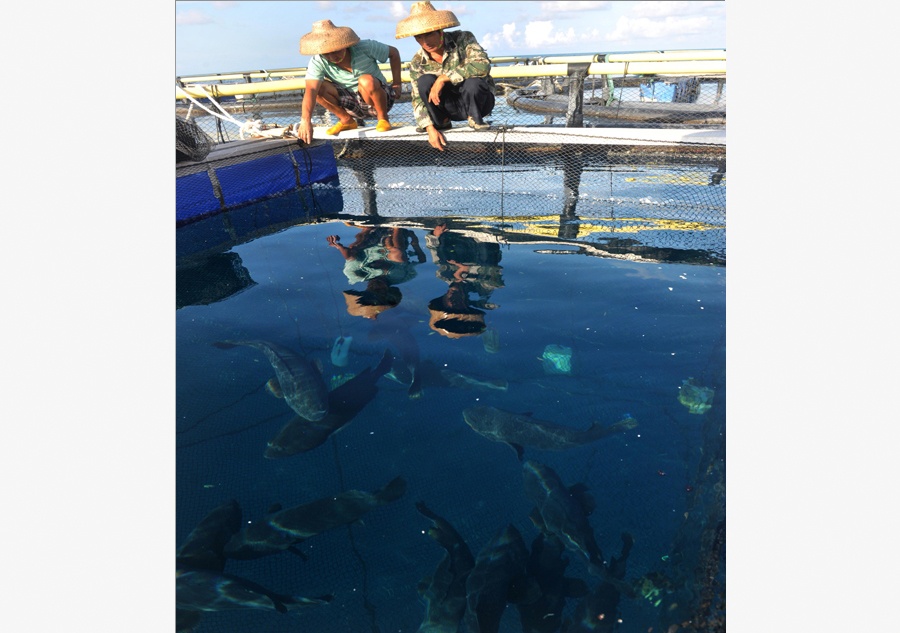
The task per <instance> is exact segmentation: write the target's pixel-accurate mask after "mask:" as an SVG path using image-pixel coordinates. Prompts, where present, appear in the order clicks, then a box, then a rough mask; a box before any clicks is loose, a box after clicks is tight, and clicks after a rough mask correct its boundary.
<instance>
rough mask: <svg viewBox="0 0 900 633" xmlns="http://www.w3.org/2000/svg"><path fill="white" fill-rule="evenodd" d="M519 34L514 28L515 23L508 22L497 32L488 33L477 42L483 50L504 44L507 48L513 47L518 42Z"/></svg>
mask: <svg viewBox="0 0 900 633" xmlns="http://www.w3.org/2000/svg"><path fill="white" fill-rule="evenodd" d="M520 35H521V33H519V31H517V30H516V23H515V22H510V23H509V24H504V25H503V30H502V31H500V32H499V33H488V34H486V35H484V36H483V37H482V38H481V39H480V40H478V42H479V43H480V44H481V46H482V48H484V49H485V50H490V49H492V48H497V47H498V46H502V45H504V44H505V45H506V46H507V47H508V48H510V49H513V48H515V47H516V45H517V44H518V41H519V39H520Z"/></svg>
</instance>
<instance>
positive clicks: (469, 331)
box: [428, 297, 487, 338]
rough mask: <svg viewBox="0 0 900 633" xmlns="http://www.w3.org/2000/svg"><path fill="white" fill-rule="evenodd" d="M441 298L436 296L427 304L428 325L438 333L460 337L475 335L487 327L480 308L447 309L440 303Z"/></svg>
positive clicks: (449, 336)
mask: <svg viewBox="0 0 900 633" xmlns="http://www.w3.org/2000/svg"><path fill="white" fill-rule="evenodd" d="M442 299H443V297H438V298H437V299H433V300H432V301H431V302H430V303H429V304H428V312H429V313H431V319H429V321H428V325H429V327H431V329H432V330H434V331H435V332H437V333H438V334H442V335H444V336H446V337H448V338H462V337H464V336H477V335H478V334H481V333H482V332H484V330H485V329H486V328H487V326H486V325H485V324H484V314H485V313H484V312H482V311H481V310H479V309H477V308H465V309H462V310H454V309H448V308H447V307H445V306H444V305H442Z"/></svg>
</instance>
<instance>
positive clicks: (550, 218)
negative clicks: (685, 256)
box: [176, 64, 727, 262]
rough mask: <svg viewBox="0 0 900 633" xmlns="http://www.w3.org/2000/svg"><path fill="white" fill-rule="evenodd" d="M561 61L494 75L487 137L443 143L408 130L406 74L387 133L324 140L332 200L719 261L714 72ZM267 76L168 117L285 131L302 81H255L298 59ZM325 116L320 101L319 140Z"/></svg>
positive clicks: (225, 82)
mask: <svg viewBox="0 0 900 633" xmlns="http://www.w3.org/2000/svg"><path fill="white" fill-rule="evenodd" d="M571 66H572V64H570V65H569V73H568V74H562V75H555V76H553V75H548V76H544V77H526V78H514V77H513V78H500V79H497V78H495V82H496V104H495V107H494V109H493V112H492V113H491V114H490V115H489V116H487V117H486V121H488V122H490V123H491V129H490V130H489V136H486V135H483V136H482V137H481V138H487V140H485V141H482V142H464V141H465V140H466V136H465V135H466V134H467V133H470V132H472V130H469V129H468V127H467V125H466V123H465V122H455V123H454V124H453V125H454V127H453V129H451V130H449V131H448V132H447V133H446V135H447V139H448V143H449V144H448V148H447V149H446V151H444V152H439V151H437V150H435V149H434V148H432V147H430V146H429V145H428V143H427V135H426V134H424V133H418V132H416V130H415V119H414V117H413V111H412V105H411V101H410V96H409V89H410V86H409V84H408V83H404V84H403V88H402V90H403V96H402V97H401V98H400V99H399V100H398V101H397V102H395V104H394V106H393V107H392V109H391V110H390V112H389V117H390V120H391V123H392V125H393V126H394V130H393V131H392V132H391V135H390V137H389V138H388V137H385V138H378V137H377V133H375V132H374V129H373V127H374V124H375V121H374V120H369V121H366V122H365V125H366V126H367V127H368V128H369V132H368V133H366V134H364V135H361V136H363V137H362V138H355V137H354V138H343V137H344V136H346V134H347V133H345V134H343V135H341V137H336V138H334V139H333V140H330V138H329V140H330V143H331V145H332V148H333V150H334V153H335V157H336V158H337V164H338V171H339V183H337V184H332V185H330V186H332V187H333V186H338V187H339V188H340V190H341V192H342V205H341V208H340V209H337V210H333V211H335V212H337V213H344V214H348V215H364V216H371V217H398V218H411V217H430V216H434V215H441V216H453V215H458V216H460V217H472V216H479V217H483V218H495V219H496V220H495V223H496V225H497V226H503V227H505V228H506V229H507V230H512V231H522V232H523V233H528V234H531V235H539V236H544V237H547V238H557V239H565V240H573V239H574V240H576V241H578V242H579V243H582V244H584V245H586V246H592V245H594V246H596V245H601V244H602V245H606V246H610V247H611V249H609V250H611V251H617V250H621V249H624V252H625V255H627V254H628V252H629V250H631V251H633V250H634V249H642V248H645V247H649V248H651V249H654V248H663V249H678V250H679V251H694V250H697V251H703V252H704V253H712V256H713V257H714V259H716V260H717V261H722V262H724V256H725V249H724V229H725V197H726V196H725V191H726V169H725V164H726V162H725V146H724V143H722V142H721V140H719V142H715V138H718V139H722V138H723V135H722V131H723V130H724V128H725V102H726V96H727V90H726V81H725V76H724V74H711V75H693V76H665V75H650V76H646V75H630V74H626V75H625V76H610V75H586V74H583V73H582V74H578V73H574V72H572V70H571ZM532 72H535V71H534V70H532ZM270 75H271V74H267V75H266V76H265V77H264V78H263V79H262V80H257V81H255V82H254V81H253V77H252V73H245V74H244V75H233V76H223V77H224V78H223V79H221V80H220V83H219V84H206V85H204V86H203V92H204V93H205V94H208V95H209V96H208V98H202V97H192V98H189V99H177V100H176V116H177V117H178V118H179V120H183V121H190V122H192V123H194V124H196V126H197V127H199V128H200V129H202V130H203V131H204V132H205V133H206V134H207V135H208V136H209V137H210V138H213V139H215V141H216V142H217V143H218V144H219V145H222V144H227V143H229V142H233V141H236V140H240V139H244V138H250V137H252V136H254V135H255V134H258V133H259V130H266V129H267V128H269V129H270V130H273V129H274V132H275V133H278V132H279V131H281V130H283V131H284V137H287V138H290V136H291V131H292V128H291V126H293V125H294V124H296V123H298V122H299V120H300V116H299V113H300V107H301V103H302V99H303V91H302V90H281V89H279V90H273V91H271V92H266V91H265V90H264V87H266V86H267V84H271V85H273V86H274V85H282V84H284V83H285V81H290V80H292V79H293V80H299V79H302V78H303V77H304V75H305V70H304V69H296V70H295V71H293V72H291V71H282V72H281V73H280V74H277V75H275V76H270ZM267 79H268V80H269V81H266V80H267ZM180 82H181V85H183V86H185V87H190V86H193V85H195V84H191V83H190V82H189V81H187V80H186V79H181V80H180ZM234 83H237V84H238V85H241V86H245V87H246V86H255V87H254V88H253V90H254V92H252V93H250V92H249V88H248V93H247V94H238V95H226V96H215V93H216V92H217V89H216V86H220V88H219V89H218V91H219V92H225V91H224V90H222V89H221V86H229V85H230V84H234ZM230 92H234V90H233V89H232V90H230ZM194 94H196V92H194ZM335 122H337V118H336V117H334V116H333V115H332V114H330V113H329V112H327V111H326V110H324V109H323V108H322V107H321V106H316V108H315V109H314V114H313V119H312V123H313V126H314V127H315V128H322V129H320V130H319V131H318V133H317V134H316V138H319V139H324V138H326V137H325V136H324V134H323V131H324V129H327V127H330V126H331V125H333V124H334V123H335ZM563 128H564V129H563ZM673 130H680V131H681V132H682V134H681V136H680V137H679V140H678V141H671V140H670V139H671V138H672V136H671V132H672V131H673ZM607 131H608V132H609V133H608V134H606V132H607ZM630 132H631V133H630ZM262 134H266V132H262ZM269 134H272V131H270V132H269ZM654 134H655V136H654ZM296 142H297V143H300V141H296ZM300 144H302V143H300ZM297 162H298V163H299V162H300V161H297ZM297 168H298V169H299V170H301V171H302V169H303V165H302V164H298V166H297ZM301 180H302V178H301ZM317 187H318V186H314V187H313V188H311V190H310V193H311V194H313V195H314V194H315V192H316V189H317ZM644 256H648V255H647V254H646V253H644Z"/></svg>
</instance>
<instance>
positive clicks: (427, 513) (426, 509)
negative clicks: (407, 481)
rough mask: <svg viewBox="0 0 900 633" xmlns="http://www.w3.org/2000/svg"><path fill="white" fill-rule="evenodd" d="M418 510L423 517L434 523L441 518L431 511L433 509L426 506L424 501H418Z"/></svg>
mask: <svg viewBox="0 0 900 633" xmlns="http://www.w3.org/2000/svg"><path fill="white" fill-rule="evenodd" d="M416 510H418V511H419V514H421V515H422V516H425V517H427V518H429V519H431V520H432V521H434V520H436V519H438V518H439V517H438V515H436V514H435V513H434V512H433V511H432V510H431V508H429V507H428V506H426V505H425V502H424V501H416Z"/></svg>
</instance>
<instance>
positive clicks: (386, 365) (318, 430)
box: [265, 350, 394, 459]
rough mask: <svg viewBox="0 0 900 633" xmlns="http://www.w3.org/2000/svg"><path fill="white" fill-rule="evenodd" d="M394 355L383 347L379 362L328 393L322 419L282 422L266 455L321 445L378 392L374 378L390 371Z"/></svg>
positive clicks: (298, 450)
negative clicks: (325, 413) (326, 408)
mask: <svg viewBox="0 0 900 633" xmlns="http://www.w3.org/2000/svg"><path fill="white" fill-rule="evenodd" d="M393 360H394V355H393V354H391V352H390V350H385V352H384V356H382V358H381V362H380V363H378V365H377V366H376V367H375V368H374V369H373V368H372V367H367V368H366V369H365V370H363V371H361V372H360V373H359V374H358V375H356V376H354V377H353V378H351V379H350V380H348V381H347V382H345V383H343V384H342V385H339V386H338V387H335V388H334V389H333V390H332V391H331V392H330V393H329V394H328V414H327V415H326V416H325V417H324V418H322V419H321V420H315V421H313V420H307V419H306V418H303V417H300V416H297V417H295V418H294V419H292V420H291V421H290V422H288V423H287V424H285V425H284V427H282V429H281V430H280V431H279V432H278V435H276V436H275V437H274V438H273V439H272V440H271V441H270V442H269V444H268V447H267V448H266V451H265V456H266V457H267V458H269V459H277V458H280V457H289V456H291V455H296V454H297V453H305V452H307V451H311V450H312V449H314V448H316V447H317V446H320V445H321V444H322V443H323V442H324V441H325V440H327V439H328V437H329V436H330V435H331V434H332V433H334V432H335V431H338V430H339V429H341V428H343V427H344V426H345V425H346V424H348V423H349V422H350V421H351V420H352V419H353V418H354V417H355V416H356V414H358V413H359V412H360V411H362V409H363V408H364V407H365V406H366V405H367V404H368V403H370V402H371V401H372V400H373V399H374V398H375V395H376V394H377V393H378V386H377V384H376V383H377V382H378V379H379V378H381V377H382V376H383V375H384V374H386V373H387V372H388V371H390V368H391V364H392V363H393Z"/></svg>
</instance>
